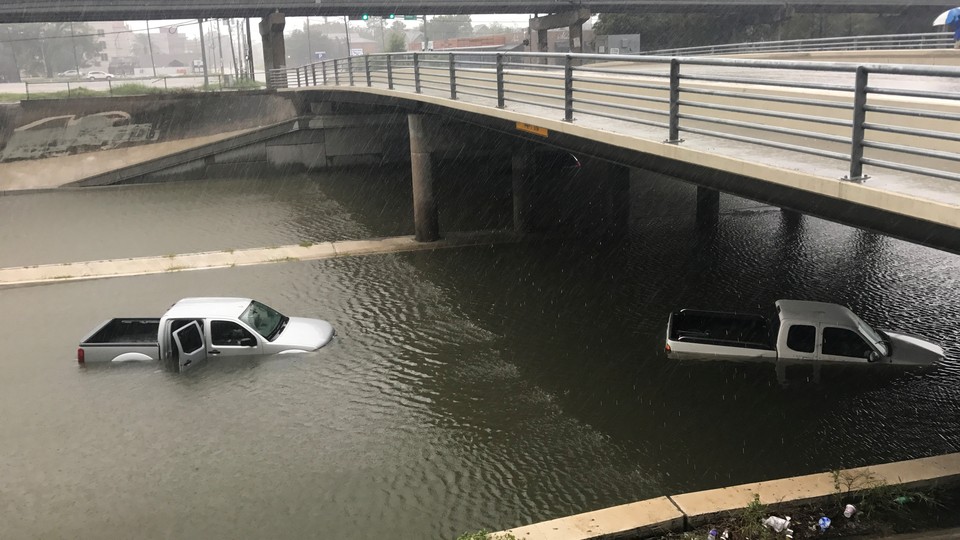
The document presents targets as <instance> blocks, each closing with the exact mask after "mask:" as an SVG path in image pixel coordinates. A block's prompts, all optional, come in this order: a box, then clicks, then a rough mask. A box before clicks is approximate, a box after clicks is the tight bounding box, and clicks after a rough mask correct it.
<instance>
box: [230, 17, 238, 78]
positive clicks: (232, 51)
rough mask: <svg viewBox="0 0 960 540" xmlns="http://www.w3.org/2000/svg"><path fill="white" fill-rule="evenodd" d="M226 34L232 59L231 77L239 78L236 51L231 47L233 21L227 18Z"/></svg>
mask: <svg viewBox="0 0 960 540" xmlns="http://www.w3.org/2000/svg"><path fill="white" fill-rule="evenodd" d="M227 35H228V36H229V37H230V59H231V60H233V78H234V79H238V80H239V79H240V70H238V69H237V51H236V50H234V48H233V21H231V20H229V19H228V20H227Z"/></svg>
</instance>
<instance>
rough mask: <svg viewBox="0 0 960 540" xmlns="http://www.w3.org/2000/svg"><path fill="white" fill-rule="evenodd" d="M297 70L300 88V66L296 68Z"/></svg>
mask: <svg viewBox="0 0 960 540" xmlns="http://www.w3.org/2000/svg"><path fill="white" fill-rule="evenodd" d="M296 71H297V88H300V68H296Z"/></svg>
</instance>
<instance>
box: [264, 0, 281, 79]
mask: <svg viewBox="0 0 960 540" xmlns="http://www.w3.org/2000/svg"><path fill="white" fill-rule="evenodd" d="M286 24H287V23H286V16H285V15H284V14H283V13H271V14H270V15H267V16H266V17H264V18H263V19H262V20H261V21H260V36H261V37H262V38H263V67H264V69H265V70H267V72H268V73H269V72H270V70H271V69H283V68H286V67H287V48H286V46H285V45H284V42H283V28H284V26H286ZM269 81H270V77H269V75H268V76H267V82H268V83H269ZM284 86H286V85H284Z"/></svg>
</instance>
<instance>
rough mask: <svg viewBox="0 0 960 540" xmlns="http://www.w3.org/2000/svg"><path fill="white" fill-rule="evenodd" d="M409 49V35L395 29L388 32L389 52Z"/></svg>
mask: <svg viewBox="0 0 960 540" xmlns="http://www.w3.org/2000/svg"><path fill="white" fill-rule="evenodd" d="M405 50H407V36H406V35H405V34H402V33H400V32H394V31H393V30H391V31H390V33H389V34H387V52H403V51H405Z"/></svg>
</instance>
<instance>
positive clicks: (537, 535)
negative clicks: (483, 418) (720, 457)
mask: <svg viewBox="0 0 960 540" xmlns="http://www.w3.org/2000/svg"><path fill="white" fill-rule="evenodd" d="M958 483H960V453H956V454H946V455H942V456H934V457H928V458H921V459H912V460H909V461H898V462H895V463H885V464H883V465H875V466H871V467H858V468H855V469H845V470H842V471H836V472H825V473H817V474H810V475H806V476H796V477H793V478H782V479H779V480H769V481H764V482H755V483H752V484H743V485H739V486H733V487H727V488H719V489H710V490H706V491H698V492H695V493H684V494H681V495H671V496H668V497H657V498H656V499H648V500H645V501H638V502H634V503H629V504H624V505H620V506H614V507H611V508H604V509H602V510H596V511H593V512H587V513H584V514H577V515H574V516H569V517H564V518H559V519H554V520H550V521H544V522H541V523H534V524H532V525H525V526H523V527H517V528H514V529H507V530H505V531H501V532H500V533H494V535H493V537H494V538H505V537H506V535H507V534H512V535H513V536H514V537H516V538H523V539H530V540H586V539H600V538H604V539H610V538H643V537H647V536H654V535H660V534H665V533H668V532H679V531H683V530H686V529H690V528H695V527H698V526H701V525H706V524H710V523H711V522H713V521H715V520H717V519H719V518H722V517H724V516H726V515H729V514H731V513H734V512H737V511H739V510H741V509H743V508H746V507H747V506H748V505H749V504H750V503H751V502H752V501H753V498H754V495H756V496H759V497H760V502H761V503H762V504H765V505H768V506H769V507H770V508H771V509H772V510H773V509H776V508H777V507H781V506H788V505H802V504H811V503H819V502H830V501H832V500H833V499H835V498H837V497H840V498H842V497H843V496H844V495H845V494H848V493H854V492H857V491H862V490H864V489H869V488H871V487H877V486H879V485H899V486H902V487H904V488H910V489H922V488H929V487H934V486H937V487H944V486H952V485H956V484H958Z"/></svg>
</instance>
